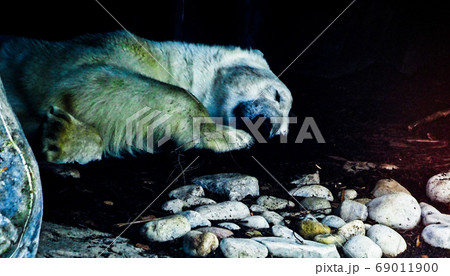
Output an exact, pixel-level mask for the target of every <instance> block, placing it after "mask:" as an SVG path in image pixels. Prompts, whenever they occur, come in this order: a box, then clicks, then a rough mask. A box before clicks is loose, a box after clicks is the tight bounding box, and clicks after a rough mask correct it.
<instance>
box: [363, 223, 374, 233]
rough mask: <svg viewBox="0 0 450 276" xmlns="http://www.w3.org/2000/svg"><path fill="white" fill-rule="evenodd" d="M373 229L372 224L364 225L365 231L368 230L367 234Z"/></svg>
mask: <svg viewBox="0 0 450 276" xmlns="http://www.w3.org/2000/svg"><path fill="white" fill-rule="evenodd" d="M371 227H372V225H371V224H368V223H364V230H366V233H367V231H369V229H370V228H371Z"/></svg>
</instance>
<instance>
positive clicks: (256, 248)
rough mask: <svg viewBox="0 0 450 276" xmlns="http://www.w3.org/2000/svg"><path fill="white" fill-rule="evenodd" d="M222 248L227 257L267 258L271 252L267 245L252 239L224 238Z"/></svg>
mask: <svg viewBox="0 0 450 276" xmlns="http://www.w3.org/2000/svg"><path fill="white" fill-rule="evenodd" d="M220 250H221V251H222V253H223V255H224V256H225V257H227V258H265V257H267V254H269V250H268V249H267V247H265V246H264V245H262V244H261V243H259V242H257V241H254V240H251V239H233V238H229V239H223V240H222V241H221V242H220Z"/></svg>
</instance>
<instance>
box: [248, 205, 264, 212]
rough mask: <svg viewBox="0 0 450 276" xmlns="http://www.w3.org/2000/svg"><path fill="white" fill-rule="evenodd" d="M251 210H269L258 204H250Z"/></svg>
mask: <svg viewBox="0 0 450 276" xmlns="http://www.w3.org/2000/svg"><path fill="white" fill-rule="evenodd" d="M250 211H252V212H254V213H262V212H264V211H267V208H266V207H264V206H261V205H258V204H253V205H252V206H250Z"/></svg>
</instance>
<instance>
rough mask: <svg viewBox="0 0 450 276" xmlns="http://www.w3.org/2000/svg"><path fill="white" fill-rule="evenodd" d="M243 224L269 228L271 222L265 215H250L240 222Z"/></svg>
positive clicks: (256, 227) (251, 226)
mask: <svg viewBox="0 0 450 276" xmlns="http://www.w3.org/2000/svg"><path fill="white" fill-rule="evenodd" d="M239 223H240V224H241V225H242V226H246V227H249V228H253V229H264V228H269V227H270V226H269V223H268V222H267V220H266V219H265V218H264V217H263V216H248V217H246V218H244V219H242V220H241V221H240V222H239Z"/></svg>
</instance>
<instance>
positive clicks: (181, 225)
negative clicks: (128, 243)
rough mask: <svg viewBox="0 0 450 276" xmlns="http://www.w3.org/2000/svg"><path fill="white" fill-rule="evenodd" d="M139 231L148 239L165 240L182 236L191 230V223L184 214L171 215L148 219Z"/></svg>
mask: <svg viewBox="0 0 450 276" xmlns="http://www.w3.org/2000/svg"><path fill="white" fill-rule="evenodd" d="M141 231H142V235H143V236H144V237H145V238H146V239H147V240H149V241H155V242H166V241H171V240H175V239H177V238H180V237H182V236H184V235H185V234H186V233H187V232H189V231H191V225H190V223H189V221H188V219H187V218H185V217H184V216H181V215H173V216H168V217H162V218H158V219H155V220H152V221H149V222H147V223H146V224H144V226H143V227H142V229H141Z"/></svg>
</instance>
